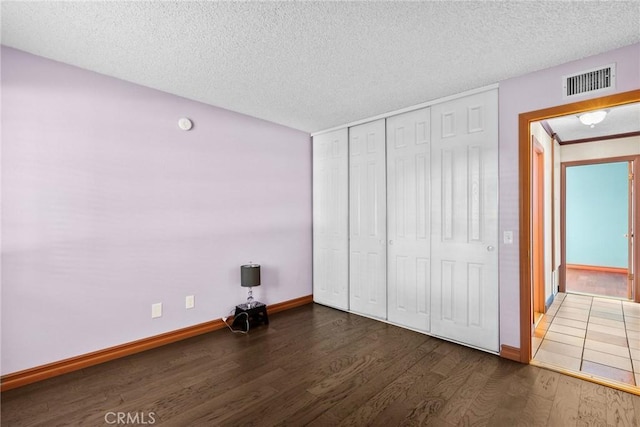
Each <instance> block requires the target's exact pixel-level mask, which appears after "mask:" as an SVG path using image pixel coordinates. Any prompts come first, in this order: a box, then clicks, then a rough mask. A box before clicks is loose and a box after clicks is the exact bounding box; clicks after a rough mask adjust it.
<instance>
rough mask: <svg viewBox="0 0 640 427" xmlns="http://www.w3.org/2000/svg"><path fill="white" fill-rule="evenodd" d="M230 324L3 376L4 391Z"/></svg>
mask: <svg viewBox="0 0 640 427" xmlns="http://www.w3.org/2000/svg"><path fill="white" fill-rule="evenodd" d="M312 302H313V295H307V296H304V297H300V298H295V299H292V300H289V301H284V302H280V303H277V304H272V305H269V306H267V310H268V311H269V313H278V312H280V311H284V310H289V309H292V308H296V307H300V306H303V305H306V304H310V303H312ZM225 327H226V325H225V323H224V322H223V321H222V319H216V320H212V321H210V322H205V323H200V324H197V325H194V326H189V327H187V328H182V329H178V330H175V331H171V332H166V333H164V334H160V335H155V336H153V337H149V338H143V339H141V340H137V341H132V342H129V343H126V344H122V345H118V346H115V347H109V348H105V349H103V350H98V351H94V352H92V353H87V354H83V355H80V356H76V357H71V358H69V359H64V360H60V361H58V362H53V363H48V364H46V365H42V366H37V367H35V368H30V369H25V370H24V371H19V372H14V373H12V374H7V375H3V376H2V378H0V381H2V384H1V385H0V391H7V390H11V389H13V388H17V387H22V386H24V385H27V384H31V383H35V382H38V381H42V380H45V379H47V378H53V377H57V376H58V375H62V374H66V373H69V372H73V371H77V370H79V369H83V368H87V367H89V366H94V365H98V364H100V363H104V362H108V361H110V360H114V359H119V358H121V357H125V356H129V355H131V354H135V353H140V352H142V351H145V350H150V349H152V348H156V347H160V346H163V345H166V344H171V343H173V342H176V341H181V340H184V339H187V338H191V337H195V336H197V335H201V334H206V333H207V332H212V331H216V330H218V329H222V328H225Z"/></svg>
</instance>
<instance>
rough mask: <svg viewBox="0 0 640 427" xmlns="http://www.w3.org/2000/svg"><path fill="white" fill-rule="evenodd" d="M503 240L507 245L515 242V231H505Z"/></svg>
mask: <svg viewBox="0 0 640 427" xmlns="http://www.w3.org/2000/svg"><path fill="white" fill-rule="evenodd" d="M502 241H503V242H504V244H505V245H511V244H513V231H505V232H504V233H503V237H502Z"/></svg>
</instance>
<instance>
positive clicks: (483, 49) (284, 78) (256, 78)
mask: <svg viewBox="0 0 640 427" xmlns="http://www.w3.org/2000/svg"><path fill="white" fill-rule="evenodd" d="M638 41H640V2H638V1H609V2H582V1H581V2H557V1H553V2H539V1H535V2H452V1H444V2H375V3H370V2H155V1H154V2H141V1H140V2H80V1H77V2H11V1H3V2H2V44H4V45H6V46H10V47H14V48H17V49H20V50H23V51H26V52H30V53H33V54H36V55H40V56H44V57H47V58H51V59H54V60H57V61H61V62H64V63H68V64H72V65H76V66H78V67H81V68H85V69H88V70H93V71H96V72H99V73H102V74H106V75H109V76H113V77H117V78H120V79H123V80H127V81H130V82H134V83H138V84H140V85H144V86H147V87H152V88H155V89H159V90H162V91H165V92H169V93H173V94H176V95H180V96H183V97H186V98H189V99H193V100H197V101H201V102H204V103H207V104H211V105H215V106H218V107H223V108H226V109H229V110H233V111H237V112H241V113H244V114H248V115H251V116H254V117H259V118H262V119H265V120H269V121H272V122H276V123H280V124H283V125H286V126H290V127H292V128H296V129H300V130H304V131H307V132H315V131H319V130H323V129H327V128H330V127H333V126H337V125H341V124H344V123H347V122H351V121H356V120H360V119H363V118H366V117H370V116H374V115H377V114H382V113H385V112H388V111H391V110H396V109H400V108H404V107H407V106H411V105H415V104H419V103H422V102H426V101H429V100H433V99H437V98H440V97H443V96H448V95H452V94H455V93H459V92H462V91H465V90H469V89H474V88H478V87H481V86H485V85H488V84H492V83H496V82H499V81H501V80H504V79H507V78H510V77H515V76H519V75H522V74H526V73H528V72H532V71H535V70H540V69H544V68H549V67H552V66H555V65H558V64H561V63H565V62H568V61H571V60H575V59H579V58H583V57H586V56H590V55H594V54H597V53H601V52H605V51H608V50H611V49H615V48H618V47H622V46H627V45H630V44H633V43H636V42H638Z"/></svg>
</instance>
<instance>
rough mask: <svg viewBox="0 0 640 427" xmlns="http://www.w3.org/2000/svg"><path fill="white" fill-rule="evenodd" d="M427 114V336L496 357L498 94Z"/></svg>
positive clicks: (436, 108) (461, 101) (444, 106)
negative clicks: (429, 269)
mask: <svg viewBox="0 0 640 427" xmlns="http://www.w3.org/2000/svg"><path fill="white" fill-rule="evenodd" d="M431 110H432V113H433V114H432V128H433V133H432V139H431V144H432V152H431V159H432V162H431V165H432V175H431V177H432V187H431V188H432V194H433V197H432V199H431V200H432V216H431V220H432V227H431V231H432V247H431V254H432V270H433V274H432V280H433V281H432V287H431V297H432V306H431V308H432V313H433V315H432V318H431V332H432V333H433V334H435V335H439V336H442V337H446V338H450V339H453V340H456V341H460V342H462V343H466V344H470V345H473V346H477V347H480V348H484V349H487V350H490V351H498V94H497V91H496V90H492V91H488V92H483V93H480V94H477V95H472V96H469V97H465V98H460V99H456V100H453V101H450V102H446V103H443V104H439V105H434V106H432V107H431Z"/></svg>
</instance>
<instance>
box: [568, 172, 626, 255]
mask: <svg viewBox="0 0 640 427" xmlns="http://www.w3.org/2000/svg"><path fill="white" fill-rule="evenodd" d="M566 172H567V174H566V201H567V204H566V226H567V228H566V230H567V239H566V249H567V264H584V265H595V266H600V267H623V268H627V264H628V257H629V255H628V244H627V239H626V238H624V234H625V233H627V232H628V222H629V217H628V215H629V213H628V208H629V193H628V191H629V187H628V185H629V181H628V176H627V175H628V167H627V162H616V163H601V164H595V165H582V166H570V167H567V169H566Z"/></svg>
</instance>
